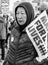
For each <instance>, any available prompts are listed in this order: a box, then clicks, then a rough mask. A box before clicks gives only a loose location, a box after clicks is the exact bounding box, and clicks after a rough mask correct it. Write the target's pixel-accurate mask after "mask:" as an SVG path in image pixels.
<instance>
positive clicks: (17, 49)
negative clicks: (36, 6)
mask: <svg viewBox="0 0 48 65" xmlns="http://www.w3.org/2000/svg"><path fill="white" fill-rule="evenodd" d="M18 7H23V8H24V9H25V11H26V13H27V21H26V23H25V24H24V25H22V26H21V25H19V24H18V22H17V24H18V26H14V28H13V30H12V32H11V38H12V39H11V38H10V42H9V51H8V53H7V56H6V58H5V61H7V62H8V63H10V64H12V65H18V64H19V65H20V64H24V63H28V62H30V61H31V62H32V63H31V64H29V65H32V64H33V61H34V58H36V57H37V52H36V50H35V48H34V46H33V44H32V42H31V41H30V39H29V37H28V35H27V33H26V32H25V31H23V29H24V28H25V27H26V26H27V25H29V24H30V22H32V21H33V20H34V10H33V7H32V5H31V4H30V3H28V2H24V3H21V4H19V5H18V6H17V7H16V9H15V14H16V11H17V8H18ZM15 16H16V15H15ZM16 21H17V19H16ZM7 62H6V63H7ZM6 63H5V64H4V65H9V64H6Z"/></svg>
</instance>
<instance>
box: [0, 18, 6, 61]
mask: <svg viewBox="0 0 48 65" xmlns="http://www.w3.org/2000/svg"><path fill="white" fill-rule="evenodd" d="M5 42H6V26H5V20H4V17H0V44H1V49H2V60H4V57H5V49H4V45H5Z"/></svg>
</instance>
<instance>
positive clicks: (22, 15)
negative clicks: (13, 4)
mask: <svg viewBox="0 0 48 65" xmlns="http://www.w3.org/2000/svg"><path fill="white" fill-rule="evenodd" d="M16 17H17V21H18V23H19V24H20V25H23V24H25V23H26V20H27V15H26V12H25V10H24V8H22V7H19V8H18V9H17V12H16Z"/></svg>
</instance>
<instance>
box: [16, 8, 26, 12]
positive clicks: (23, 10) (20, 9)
mask: <svg viewBox="0 0 48 65" xmlns="http://www.w3.org/2000/svg"><path fill="white" fill-rule="evenodd" d="M17 12H25V9H24V8H23V7H18V9H17Z"/></svg>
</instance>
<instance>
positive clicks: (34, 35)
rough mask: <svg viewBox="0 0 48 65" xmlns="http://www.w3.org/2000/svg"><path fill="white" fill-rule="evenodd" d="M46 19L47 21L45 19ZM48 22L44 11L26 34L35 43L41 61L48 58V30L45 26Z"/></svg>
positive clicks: (27, 29)
mask: <svg viewBox="0 0 48 65" xmlns="http://www.w3.org/2000/svg"><path fill="white" fill-rule="evenodd" d="M43 17H45V19H43ZM45 21H46V22H47V14H46V11H44V12H43V13H42V14H41V15H39V16H38V17H37V18H36V19H35V20H34V21H32V22H31V23H30V24H29V25H28V26H27V27H26V32H27V34H28V36H29V38H30V40H31V41H32V42H33V45H34V47H35V49H36V51H37V53H38V56H39V60H38V61H40V62H41V61H42V60H43V59H45V58H47V56H48V55H47V28H46V26H45V25H44V24H43V23H44V22H45Z"/></svg>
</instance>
